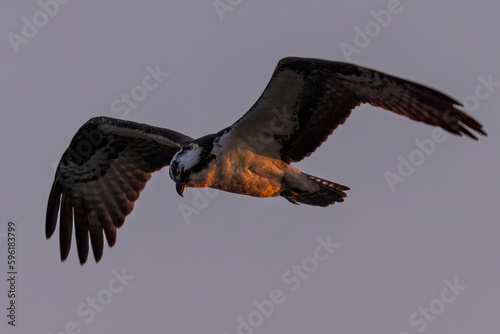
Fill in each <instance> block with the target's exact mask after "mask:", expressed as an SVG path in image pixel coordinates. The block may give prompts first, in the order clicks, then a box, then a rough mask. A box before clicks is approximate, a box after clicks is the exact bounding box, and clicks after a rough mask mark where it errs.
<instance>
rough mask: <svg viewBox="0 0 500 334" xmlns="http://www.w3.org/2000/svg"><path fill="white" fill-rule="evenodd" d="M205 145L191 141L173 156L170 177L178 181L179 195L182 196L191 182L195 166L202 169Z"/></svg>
mask: <svg viewBox="0 0 500 334" xmlns="http://www.w3.org/2000/svg"><path fill="white" fill-rule="evenodd" d="M203 153H204V152H203V147H201V146H200V145H198V144H196V143H190V144H188V145H186V146H183V147H182V148H181V149H180V150H179V151H178V152H177V153H176V154H175V155H174V157H173V158H172V161H171V162H170V171H169V174H170V178H171V179H172V180H174V182H175V183H176V189H177V192H178V193H179V195H181V196H182V193H183V192H184V189H185V188H186V185H187V184H188V183H189V179H190V176H191V173H192V172H193V171H194V170H193V167H199V168H195V170H197V169H201V166H199V165H200V162H201V161H202V155H203Z"/></svg>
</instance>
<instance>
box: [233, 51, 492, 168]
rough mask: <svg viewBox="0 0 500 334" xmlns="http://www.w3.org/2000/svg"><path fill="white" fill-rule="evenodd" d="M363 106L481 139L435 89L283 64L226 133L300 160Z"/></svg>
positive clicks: (296, 61)
mask: <svg viewBox="0 0 500 334" xmlns="http://www.w3.org/2000/svg"><path fill="white" fill-rule="evenodd" d="M362 103H369V104H371V105H373V106H376V107H381V108H384V109H386V110H390V111H392V112H395V113H397V114H400V115H403V116H406V117H408V118H410V119H412V120H414V121H419V122H424V123H427V124H430V125H436V126H440V127H442V128H443V129H445V130H447V131H449V132H451V133H454V134H457V135H460V136H462V135H466V136H468V137H470V138H472V139H475V140H477V138H476V136H475V135H474V134H473V133H472V132H473V131H476V132H478V133H480V134H482V135H486V133H485V132H484V131H483V126H482V125H481V124H480V123H479V122H478V121H476V120H475V119H474V118H472V117H471V116H469V115H467V114H466V113H465V112H463V111H462V110H461V109H460V107H461V103H460V102H458V101H457V100H455V99H453V98H451V97H449V96H446V95H444V94H442V93H440V92H438V91H436V90H434V89H432V88H429V87H425V86H422V85H420V84H417V83H414V82H411V81H407V80H404V79H400V78H396V77H394V76H391V75H388V74H385V73H382V72H378V71H375V70H371V69H368V68H364V67H361V66H356V65H353V64H347V63H341V62H333V61H326V60H320V59H306V58H296V57H289V58H284V59H282V60H281V61H280V62H279V63H278V66H277V67H276V69H275V71H274V73H273V76H272V77H271V80H270V82H269V84H268V85H267V87H266V89H265V90H264V92H263V93H262V95H261V97H260V98H259V99H258V100H257V102H256V103H255V104H254V105H253V106H252V108H251V109H250V110H249V111H248V112H247V113H246V114H245V115H244V116H243V117H242V118H240V119H239V120H238V121H237V122H236V123H235V124H233V125H232V126H231V127H230V128H229V129H228V130H229V131H231V135H234V136H235V137H238V138H239V139H240V140H243V141H244V142H245V144H248V145H249V146H250V147H251V148H253V149H254V150H256V151H258V152H260V153H261V154H266V155H269V156H272V157H276V158H281V159H283V160H284V161H286V162H295V161H300V160H302V159H303V158H305V157H307V156H309V155H310V154H311V153H312V152H314V151H315V150H316V148H318V147H319V146H320V145H321V144H322V143H323V142H324V141H325V140H326V139H327V138H328V136H329V135H330V134H332V132H333V130H335V129H336V128H337V126H339V125H340V124H343V123H344V122H345V120H346V119H347V117H349V115H350V114H351V111H352V110H353V109H354V108H355V107H356V106H358V105H360V104H362Z"/></svg>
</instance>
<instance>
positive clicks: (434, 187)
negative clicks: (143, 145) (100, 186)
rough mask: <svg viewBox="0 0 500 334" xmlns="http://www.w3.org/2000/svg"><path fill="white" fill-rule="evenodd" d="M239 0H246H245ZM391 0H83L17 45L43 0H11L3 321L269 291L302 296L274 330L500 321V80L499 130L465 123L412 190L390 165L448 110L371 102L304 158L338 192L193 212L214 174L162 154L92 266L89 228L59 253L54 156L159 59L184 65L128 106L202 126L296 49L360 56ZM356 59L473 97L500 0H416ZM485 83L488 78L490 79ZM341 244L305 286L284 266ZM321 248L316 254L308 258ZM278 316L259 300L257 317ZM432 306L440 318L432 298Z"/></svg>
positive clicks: (214, 321) (152, 316) (236, 108)
mask: <svg viewBox="0 0 500 334" xmlns="http://www.w3.org/2000/svg"><path fill="white" fill-rule="evenodd" d="M232 3H233V4H238V3H239V2H238V1H234V0H233V1H232ZM388 3H389V1H387V0H377V1H368V0H363V1H330V0H325V1H298V0H297V1H242V2H241V3H240V4H239V5H237V6H232V7H231V8H232V9H233V10H232V11H228V12H225V13H224V14H223V16H222V18H223V20H221V19H220V17H219V16H218V14H217V12H216V10H215V9H214V5H213V3H212V2H211V1H197V0H195V1H160V0H145V1H140V2H138V1H130V0H124V1H71V2H69V3H67V4H65V5H61V6H60V8H59V12H58V13H57V14H56V15H55V16H54V17H51V18H50V19H49V22H48V23H47V24H46V25H45V26H44V27H42V28H40V29H39V32H38V34H37V35H36V36H34V37H33V38H32V39H30V40H29V42H28V43H27V44H23V45H20V47H19V52H18V53H15V52H14V50H13V48H12V46H11V44H10V42H9V40H8V38H7V35H8V34H9V33H10V32H13V33H16V34H21V28H22V26H23V19H22V18H23V17H27V18H28V19H29V20H30V21H32V20H33V19H32V17H33V15H34V14H36V13H37V12H39V11H40V8H41V7H40V5H39V4H38V3H37V1H34V0H30V1H22V2H19V1H12V0H10V1H4V2H3V3H2V7H3V8H2V9H1V14H0V32H1V33H0V35H1V36H2V39H1V42H0V59H2V65H1V66H0V78H1V79H0V106H1V113H2V114H1V115H2V119H1V122H0V136H1V139H0V150H1V156H2V160H1V164H0V166H1V167H0V168H1V174H0V175H1V176H0V182H1V183H0V203H1V214H0V233H5V231H6V225H7V222H8V221H10V220H13V221H15V222H16V224H17V229H18V231H17V245H18V254H17V255H18V271H19V275H18V281H17V284H18V285H17V289H18V291H17V292H18V299H17V305H18V314H17V326H16V328H15V329H12V328H11V327H10V326H8V325H7V322H6V319H7V318H6V317H5V313H6V310H5V308H6V306H7V289H6V276H7V275H6V271H7V269H6V256H5V255H4V254H5V253H6V243H5V239H3V240H2V241H3V242H2V243H1V244H0V249H1V253H0V254H1V260H0V265H1V274H0V278H1V280H0V305H1V307H0V310H2V311H0V313H1V314H0V319H1V320H0V328H1V332H2V333H4V332H7V331H6V329H9V331H8V332H12V333H14V332H17V333H35V332H36V333H53V334H55V333H60V332H64V330H65V326H69V327H71V326H72V325H67V324H71V322H74V323H75V324H76V326H77V329H75V330H74V332H75V333H79V331H80V332H81V333H142V332H148V331H149V332H159V333H221V334H223V333H225V332H227V333H231V334H232V333H236V332H237V325H238V321H237V319H238V317H242V318H244V319H247V317H248V315H249V314H251V312H253V311H255V309H256V308H255V306H254V305H253V304H252V302H253V301H254V300H257V301H259V302H260V301H262V300H264V299H268V298H269V295H270V293H271V291H272V290H274V289H279V290H281V291H282V292H283V293H284V295H285V297H286V301H285V302H284V303H283V304H281V305H277V306H276V307H275V310H274V313H273V314H272V315H271V316H270V317H266V318H265V319H264V321H263V323H262V324H261V325H260V326H259V327H258V328H254V329H252V330H254V332H255V333H395V334H398V333H401V332H404V331H406V332H408V333H418V330H420V331H423V332H426V333H457V334H458V333H472V332H476V333H494V332H495V333H496V332H498V329H499V327H500V325H499V320H498V314H499V311H500V285H499V282H500V247H499V239H500V224H499V223H500V222H499V217H500V209H499V204H498V202H499V188H500V177H499V172H498V170H499V165H500V157H499V144H500V137H499V135H498V130H499V129H500V125H499V121H500V116H499V115H498V105H499V103H500V93H499V92H500V88H497V89H498V90H495V91H494V92H493V93H491V96H490V97H489V98H488V99H485V100H483V101H480V105H479V106H478V108H475V110H472V111H471V114H472V115H473V116H474V117H476V118H477V119H478V120H480V121H481V122H482V123H483V124H484V125H485V129H486V131H487V132H488V133H489V136H488V137H487V138H484V137H483V138H480V140H479V142H474V141H472V140H469V139H467V138H460V137H456V136H451V135H450V136H448V137H447V140H446V141H445V142H444V143H440V144H437V145H436V149H435V152H434V153H433V154H431V155H430V156H426V157H425V161H424V162H423V163H422V164H421V165H420V166H417V167H416V168H415V171H414V173H413V175H411V176H410V177H408V178H407V179H406V180H405V182H404V183H398V184H397V185H396V190H395V191H394V192H393V191H391V189H390V188H389V186H388V184H387V182H386V180H385V177H384V173H385V172H387V171H389V172H393V173H396V172H397V168H398V165H399V163H400V162H399V161H400V160H399V158H398V157H399V156H402V157H404V158H408V157H409V156H410V154H412V152H414V151H415V150H416V149H418V147H417V145H416V144H415V140H416V139H417V140H424V139H426V138H431V136H432V131H433V128H432V127H429V126H426V125H422V124H418V123H415V122H411V121H409V120H408V119H405V118H403V117H398V116H395V115H393V114H392V113H389V112H386V111H383V110H380V109H375V108H373V107H369V106H362V107H360V108H358V109H356V111H355V112H354V113H353V115H352V116H351V117H350V118H349V120H348V121H347V123H346V124H345V125H343V126H341V127H340V128H339V129H338V130H337V131H336V132H335V133H334V135H333V136H332V137H330V139H329V140H328V141H327V142H326V143H325V144H324V145H323V146H322V147H321V148H320V149H318V150H317V151H316V152H315V153H314V154H313V155H312V156H311V157H310V158H308V159H306V160H305V161H303V162H301V163H299V164H298V165H297V166H298V167H299V168H301V169H302V170H304V171H305V172H307V173H310V174H313V175H317V176H319V177H323V178H326V179H329V180H332V181H335V182H338V183H341V184H345V185H347V186H349V187H351V190H350V191H349V192H348V197H347V198H346V201H345V202H344V203H342V204H336V205H334V206H332V207H329V208H326V209H325V208H316V207H308V206H304V205H301V206H294V205H291V204H290V203H288V202H287V201H286V200H284V199H282V198H275V199H265V200H264V199H256V198H251V197H246V196H238V195H233V194H227V193H220V194H219V195H218V196H216V197H215V198H213V199H209V202H208V204H207V205H206V207H204V208H203V209H202V210H200V212H199V214H198V215H193V216H191V217H190V218H191V219H190V224H187V223H186V221H185V220H184V219H183V217H182V215H181V213H180V210H179V206H180V205H181V204H185V205H187V206H192V207H193V198H194V195H195V193H194V192H193V191H192V190H187V191H186V197H184V198H181V197H179V196H178V195H177V194H176V192H175V187H174V184H173V182H172V181H171V180H170V178H169V176H168V169H164V170H162V171H161V172H159V173H156V174H155V175H154V176H153V178H152V180H151V181H150V182H149V183H148V185H147V187H146V189H145V190H144V192H143V193H142V195H141V198H140V199H139V201H138V202H137V203H136V207H135V209H134V211H133V212H132V214H131V215H129V216H128V217H127V220H126V222H125V225H124V226H123V227H122V229H120V230H119V232H118V237H117V244H116V245H115V246H114V247H113V248H112V249H109V248H107V247H106V249H105V252H104V257H103V259H102V261H101V262H100V263H99V264H95V263H94V261H93V258H92V257H91V256H89V262H88V263H87V264H86V265H84V266H80V265H79V263H78V260H77V255H76V249H75V248H74V247H73V249H72V251H71V253H70V256H69V258H68V260H67V261H65V262H64V263H61V262H60V260H59V250H58V239H57V235H56V236H55V237H53V238H52V239H50V240H49V241H47V240H45V236H44V224H45V221H44V220H45V209H46V202H47V197H48V194H49V191H50V187H51V184H52V181H53V177H54V169H53V163H54V162H55V161H56V162H57V161H58V160H59V158H60V156H61V155H62V153H63V152H64V150H65V149H66V147H67V146H68V144H69V142H70V140H71V138H72V136H73V134H74V133H75V132H76V130H77V129H78V128H79V127H80V126H81V125H82V124H83V123H84V122H85V121H87V120H88V119H89V118H91V117H94V116H98V115H104V116H109V117H120V116H124V115H123V114H120V113H116V112H114V111H113V110H112V108H111V104H112V102H113V101H114V100H115V99H117V98H119V97H120V95H121V94H130V92H131V90H132V89H133V88H134V87H135V86H138V85H141V84H142V79H143V77H144V76H145V75H146V74H147V71H146V67H147V66H151V67H153V68H154V67H155V66H156V65H159V67H160V69H161V70H163V71H166V72H169V73H170V75H169V76H168V77H167V78H165V80H164V81H163V82H162V83H161V84H160V85H159V86H158V87H157V88H156V89H155V90H153V91H149V92H148V95H147V97H146V98H145V99H144V100H143V101H142V102H140V103H139V105H138V106H137V107H136V108H135V109H132V110H130V113H129V114H128V115H126V116H127V117H126V119H128V120H133V121H138V122H142V123H148V124H152V125H156V126H162V127H166V128H170V129H174V130H177V131H180V132H183V133H185V134H188V135H191V136H194V137H199V136H202V135H205V134H208V133H213V132H216V131H218V130H220V129H222V128H223V127H226V126H228V125H230V124H232V123H233V122H234V121H235V120H237V119H238V118H239V117H240V116H241V115H242V114H243V113H244V112H245V111H246V110H248V108H250V107H251V105H252V104H253V102H254V101H255V100H256V99H257V98H258V96H259V95H260V94H261V92H262V90H263V89H264V87H265V85H266V84H267V82H268V80H269V78H270V76H271V73H272V71H273V70H274V67H275V66H276V63H277V62H278V60H279V59H281V58H282V57H286V56H302V57H314V58H324V59H330V60H339V61H346V59H345V57H344V54H343V53H342V51H341V48H340V44H341V43H342V42H344V43H348V44H351V45H353V44H354V38H355V34H356V32H355V27H359V28H360V29H363V30H364V28H365V25H366V24H367V23H369V22H370V21H373V20H374V18H373V16H372V14H370V12H371V11H372V10H373V11H380V10H383V9H386V8H387V6H388ZM400 6H401V8H402V10H401V12H400V13H398V14H397V15H393V16H392V18H391V21H390V23H389V24H387V25H386V27H382V28H381V31H380V32H379V33H378V34H375V35H376V36H374V37H373V38H371V40H370V43H369V44H368V45H367V46H366V47H364V48H362V49H360V52H359V53H356V54H354V55H352V57H351V59H350V60H351V61H352V62H354V63H357V64H360V65H364V66H367V67H371V68H375V69H378V70H381V71H384V72H388V73H391V74H394V75H397V76H401V77H404V78H408V79H411V80H414V81H417V82H420V83H423V84H425V85H429V86H431V87H435V88H437V89H439V90H441V91H444V92H446V93H447V94H450V95H451V96H453V97H455V98H457V99H458V100H460V101H464V99H466V98H467V97H468V96H473V95H474V94H475V90H476V87H477V86H478V84H480V81H479V80H478V77H479V76H483V77H484V78H487V77H488V76H489V75H491V76H492V78H493V80H495V81H500V67H499V66H498V60H499V59H500V40H499V38H498V32H499V31H500V22H499V21H498V13H499V12H500V3H499V2H498V1H494V0H490V1H480V2H474V1H465V0H460V1H457V0H442V1H430V0H427V1H426V0H419V1H409V0H401V4H400ZM481 92H482V93H484V92H486V90H484V89H483V90H481ZM329 235H330V236H331V239H332V241H334V242H336V243H339V244H341V246H340V247H339V248H338V249H337V250H336V252H335V253H334V254H333V255H332V256H331V257H330V258H329V259H328V260H327V261H324V262H320V263H319V265H318V268H317V270H315V271H314V272H312V273H311V274H310V276H309V277H308V278H307V279H305V280H302V281H301V285H300V287H299V288H298V289H297V290H295V291H292V290H291V289H290V287H291V284H286V283H285V282H283V281H282V275H283V274H284V273H285V272H286V271H287V270H289V269H290V268H291V266H292V265H294V264H296V265H301V264H302V262H303V261H304V260H305V259H306V258H307V257H310V256H312V255H313V252H314V249H315V247H316V246H317V241H316V239H317V238H318V237H321V238H327V236H329ZM306 262H307V261H306ZM122 269H123V270H125V272H126V273H127V274H128V275H132V276H134V279H133V280H131V281H130V282H129V283H128V285H127V286H126V287H125V288H124V289H123V290H122V291H121V292H120V293H118V294H113V295H112V300H106V302H109V303H108V304H107V305H105V306H104V307H103V309H102V311H101V312H97V313H96V316H95V318H94V319H93V320H92V321H90V322H89V323H87V322H86V321H85V320H86V319H88V318H87V317H86V316H85V317H82V316H80V315H78V314H77V307H78V305H79V304H81V303H86V300H87V298H96V297H98V296H100V297H101V300H102V298H105V297H106V296H108V297H109V294H107V292H106V290H105V289H108V283H109V282H110V280H111V279H112V277H113V274H112V270H117V271H122ZM455 278H456V279H457V280H458V282H459V283H460V284H461V285H465V286H467V288H466V289H465V291H463V292H462V294H461V295H460V296H458V297H457V298H456V299H455V301H454V302H453V303H451V304H446V306H445V309H444V311H443V310H439V313H441V312H442V313H441V314H439V315H437V316H436V318H435V319H433V321H428V323H427V324H426V328H425V329H424V328H423V325H420V326H412V325H411V324H410V323H409V320H408V319H409V317H410V316H411V315H412V314H413V313H414V312H419V308H421V307H422V308H423V307H429V304H432V303H433V306H434V307H437V306H439V305H440V303H439V301H435V299H439V298H440V293H441V291H442V289H443V288H444V287H445V284H444V283H443V281H444V280H446V279H447V280H450V281H453V280H454V279H455ZM256 319H257V320H258V318H256ZM416 319H423V318H422V317H420V316H418V317H417V318H416Z"/></svg>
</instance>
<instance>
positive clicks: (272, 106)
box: [46, 57, 486, 264]
mask: <svg viewBox="0 0 500 334" xmlns="http://www.w3.org/2000/svg"><path fill="white" fill-rule="evenodd" d="M362 103H369V104H371V105H372V106H375V107H381V108H383V109H386V110H390V111H392V112H394V113H396V114H399V115H403V116H406V117H408V118H410V119H412V120H414V121H419V122H423V123H426V124H430V125H435V126H439V127H441V128H443V129H445V130H447V131H449V132H451V133H453V134H456V135H459V136H462V135H466V136H468V137H470V138H472V139H474V140H477V137H476V135H475V134H474V132H477V133H479V134H481V135H486V133H485V132H484V131H483V126H482V125H481V124H480V123H479V122H478V121H476V120H475V119H474V118H472V117H471V116H469V115H467V114H466V113H465V112H464V111H463V110H462V109H461V108H460V107H461V106H462V105H461V103H460V102H458V101H457V100H455V99H453V98H451V97H449V96H446V95H444V94H442V93H440V92H437V91H436V90H434V89H431V88H428V87H425V86H422V85H420V84H417V83H414V82H410V81H407V80H404V79H400V78H397V77H394V76H391V75H388V74H385V73H382V72H378V71H375V70H371V69H368V68H364V67H361V66H356V65H353V64H348V63H341V62H333V61H326V60H319V59H305V58H296V57H288V58H284V59H282V60H281V61H280V62H279V63H278V65H277V67H276V69H275V71H274V73H273V75H272V77H271V80H270V82H269V83H268V85H267V87H266V88H265V90H264V92H263V93H262V95H261V96H260V98H259V99H258V100H257V102H256V103H255V104H254V105H253V106H252V108H250V110H249V111H248V112H247V113H246V114H245V115H243V117H241V118H240V119H239V120H238V121H237V122H236V123H234V124H233V125H232V126H230V127H228V128H225V129H223V130H221V131H219V132H218V133H215V134H210V135H207V136H204V137H201V138H199V139H194V138H191V137H188V136H186V135H183V134H181V133H178V132H175V131H172V130H167V129H163V128H158V127H154V126H150V125H147V124H140V123H135V122H130V121H124V120H119V119H113V118H108V117H96V118H92V119H90V120H89V121H88V122H87V123H85V124H84V125H83V126H82V127H81V128H80V129H79V130H78V132H77V133H76V134H75V136H74V137H73V139H72V141H71V143H70V145H69V147H68V149H67V150H66V151H65V152H64V154H63V155H62V158H61V161H60V162H59V165H58V166H57V171H56V175H55V179H54V183H53V185H52V190H51V192H50V196H49V200H48V207H47V217H46V236H47V238H49V237H50V236H51V235H52V234H53V233H54V230H55V228H56V224H57V218H58V216H59V233H60V252H61V260H62V261H64V260H65V259H66V258H67V256H68V254H69V250H70V246H71V235H72V229H73V226H74V229H75V236H76V245H77V249H78V257H79V260H80V263H81V264H83V263H85V262H86V260H87V255H88V252H89V236H90V242H91V246H92V249H93V253H94V258H95V260H96V262H97V261H99V260H100V259H101V257H102V252H103V243H104V236H105V237H106V239H107V242H108V245H109V246H110V247H111V246H113V245H114V244H115V241H116V229H117V228H119V227H121V226H122V224H123V222H124V221H125V217H126V216H127V215H128V214H129V213H130V212H131V211H132V209H133V207H134V202H135V201H136V200H137V199H138V198H139V193H140V192H141V191H142V189H144V187H145V186H146V182H148V180H149V179H150V178H151V174H152V173H153V172H155V171H158V170H160V169H161V168H163V167H165V166H169V165H170V177H171V178H172V180H173V181H175V184H176V190H177V192H178V193H179V195H181V196H182V194H183V192H184V189H185V188H186V187H194V188H200V187H210V188H215V189H219V190H224V191H228V192H233V193H237V194H244V195H249V196H255V197H274V196H282V197H284V198H286V199H287V200H288V201H290V202H291V203H294V204H298V203H303V204H309V205H315V206H322V207H325V206H328V205H331V204H334V203H335V202H342V201H343V200H344V197H345V196H346V193H345V191H346V190H349V188H348V187H346V186H343V185H341V184H337V183H334V182H330V181H327V180H324V179H321V178H318V177H315V176H312V175H308V174H306V173H303V172H301V171H300V170H299V169H297V168H296V167H294V166H292V165H291V163H293V162H297V161H300V160H302V159H304V158H305V157H308V156H309V155H310V154H311V153H312V152H314V151H315V150H316V148H318V147H319V146H320V145H321V144H322V143H323V142H324V141H325V140H326V139H327V137H328V136H329V135H330V134H332V132H333V131H334V130H335V129H336V128H337V127H338V126H339V125H340V124H343V123H344V122H345V121H346V119H347V117H349V115H350V114H351V111H352V110H353V109H354V108H355V107H357V106H358V105H360V104H362ZM73 222H74V225H73Z"/></svg>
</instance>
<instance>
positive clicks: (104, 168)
mask: <svg viewBox="0 0 500 334" xmlns="http://www.w3.org/2000/svg"><path fill="white" fill-rule="evenodd" d="M191 140H192V138H190V137H188V136H185V135H182V134H180V133H177V132H174V131H171V130H166V129H161V128H156V127H151V126H148V125H145V124H139V123H135V122H128V121H122V120H117V119H112V118H106V117H98V118H93V119H91V120H89V121H88V122H87V123H85V124H84V125H83V126H82V127H81V128H80V129H79V130H78V132H77V133H76V134H75V136H74V138H73V140H72V141H71V144H70V146H69V147H68V149H67V150H66V152H64V154H63V156H62V158H61V161H60V163H59V165H58V167H57V171H56V176H55V179H54V183H53V185H52V190H51V192H50V195H49V201H48V206H47V219H46V236H47V238H49V237H50V236H51V235H52V234H53V233H54V231H55V228H56V224H57V217H58V215H59V224H60V226H59V229H60V230H59V231H60V233H59V238H60V239H59V243H60V250H61V260H65V259H66V258H67V257H68V254H69V251H70V248H71V235H72V231H73V222H74V230H75V236H76V245H77V249H78V257H79V260H80V263H82V264H83V263H85V262H86V260H87V256H88V251H89V236H90V242H91V246H92V250H93V253H94V257H95V260H96V261H99V260H100V259H101V257H102V252H103V247H104V236H103V233H104V235H105V236H106V240H107V242H108V244H109V246H113V245H114V244H115V241H116V229H117V228H119V227H121V226H122V225H123V222H124V221H125V217H126V216H127V215H128V214H129V213H130V212H131V211H132V209H133V207H134V202H135V201H136V200H137V199H138V198H139V194H140V192H141V191H142V190H143V189H144V187H145V186H146V182H147V181H148V180H149V179H150V178H151V174H152V173H153V172H154V171H157V170H159V169H161V168H162V167H164V166H167V165H168V164H169V163H170V160H171V159H172V157H173V156H174V154H175V153H176V152H177V150H178V148H179V146H180V145H181V144H182V143H184V142H188V141H191Z"/></svg>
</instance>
